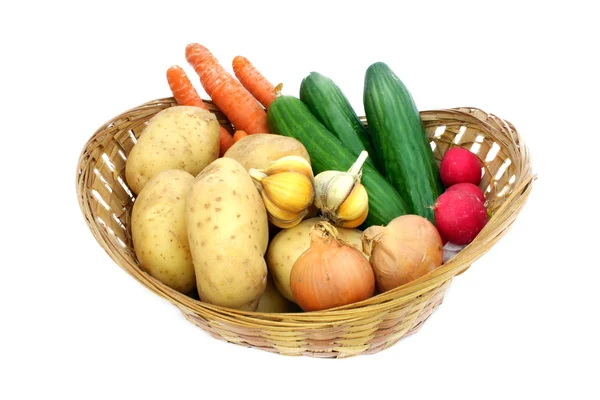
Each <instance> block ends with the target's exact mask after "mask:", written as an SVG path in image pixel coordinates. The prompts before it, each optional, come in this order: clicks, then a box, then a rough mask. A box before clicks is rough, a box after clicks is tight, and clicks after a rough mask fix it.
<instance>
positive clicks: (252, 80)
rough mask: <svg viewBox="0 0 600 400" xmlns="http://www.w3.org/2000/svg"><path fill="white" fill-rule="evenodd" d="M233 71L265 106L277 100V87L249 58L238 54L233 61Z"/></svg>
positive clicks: (267, 106)
mask: <svg viewBox="0 0 600 400" xmlns="http://www.w3.org/2000/svg"><path fill="white" fill-rule="evenodd" d="M232 66H233V73H234V74H235V76H236V77H237V78H238V79H239V81H240V83H241V84H242V85H243V86H244V87H245V88H246V89H248V91H249V92H250V93H252V95H253V96H254V97H255V98H256V99H257V100H258V101H259V102H260V104H262V105H263V106H265V108H269V105H271V102H272V101H273V100H275V87H273V85H272V84H271V82H269V81H268V80H267V78H265V77H264V76H263V75H262V74H261V73H260V72H259V71H258V70H257V69H256V67H254V65H252V63H251V62H250V61H248V59H246V58H245V57H242V56H236V57H235V58H234V59H233V62H232Z"/></svg>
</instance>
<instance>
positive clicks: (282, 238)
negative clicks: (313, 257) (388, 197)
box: [267, 217, 366, 302]
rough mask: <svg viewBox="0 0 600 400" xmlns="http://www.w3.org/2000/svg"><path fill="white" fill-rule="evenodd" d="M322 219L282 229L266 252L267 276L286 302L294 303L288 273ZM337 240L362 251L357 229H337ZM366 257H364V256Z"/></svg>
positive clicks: (307, 220)
mask: <svg viewBox="0 0 600 400" xmlns="http://www.w3.org/2000/svg"><path fill="white" fill-rule="evenodd" d="M321 220H322V218H319V217H317V218H310V219H306V220H304V221H302V222H300V223H299V224H298V225H296V226H295V227H293V228H290V229H283V230H282V231H280V232H279V233H278V234H276V235H275V237H274V238H273V240H271V243H270V244H269V249H268V251H267V266H268V268H269V274H270V275H271V277H272V279H273V283H274V284H275V287H277V290H279V292H281V294H282V295H284V296H285V297H286V298H287V299H288V300H291V301H294V302H295V300H294V296H293V295H292V288H291V287H290V273H291V272H292V267H293V266H294V263H295V262H296V260H297V259H298V257H300V255H301V254H302V253H304V252H305V251H306V250H308V248H309V247H310V230H311V229H312V227H313V226H314V225H315V224H316V223H317V222H318V221H321ZM337 230H338V234H339V238H340V239H343V240H345V241H347V242H349V243H351V244H353V245H354V246H356V247H357V248H358V249H359V250H362V244H361V240H360V238H361V235H362V231H360V230H358V229H347V228H337ZM365 257H366V256H365Z"/></svg>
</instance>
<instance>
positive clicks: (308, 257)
mask: <svg viewBox="0 0 600 400" xmlns="http://www.w3.org/2000/svg"><path fill="white" fill-rule="evenodd" d="M310 241H311V242H310V248H309V249H308V250H306V251H305V252H304V253H302V255H301V256H300V257H298V259H297V260H296V262H295V263H294V266H293V267H292V272H291V274H290V285H291V289H292V294H293V295H294V299H295V300H296V303H298V305H299V306H300V307H301V308H302V309H303V310H304V311H318V310H325V309H328V308H332V307H338V306H343V305H346V304H350V303H355V302H357V301H361V300H366V299H368V298H369V297H371V296H373V292H374V291H375V276H374V274H373V269H372V268H371V265H370V264H369V261H368V260H367V258H366V257H365V256H364V255H363V254H362V253H361V252H360V251H359V250H357V249H356V248H354V247H352V245H350V244H349V243H346V242H344V241H343V240H341V239H339V238H338V236H337V230H336V229H335V228H334V227H333V226H332V225H331V224H330V223H328V222H326V221H321V222H317V223H316V224H315V226H314V227H313V228H312V230H311V233H310Z"/></svg>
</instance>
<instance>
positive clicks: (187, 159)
mask: <svg viewBox="0 0 600 400" xmlns="http://www.w3.org/2000/svg"><path fill="white" fill-rule="evenodd" d="M218 156H219V123H218V122H217V120H216V118H215V116H214V114H212V113H210V112H209V111H207V110H204V109H202V108H200V107H192V106H175V107H170V108H167V109H165V110H162V111H160V112H159V113H158V114H156V115H155V116H154V117H152V118H151V119H150V121H148V125H147V126H146V128H144V131H143V132H142V134H141V135H140V137H139V139H138V141H137V143H136V144H135V145H134V146H133V149H131V152H130V154H129V157H128V158H127V163H126V166H125V178H126V179H127V184H128V185H129V187H130V188H131V190H133V192H134V193H140V191H141V190H142V188H143V187H144V185H145V184H146V183H147V182H148V180H149V179H150V178H152V177H153V176H154V175H156V174H157V173H159V172H161V171H165V170H168V169H182V170H184V171H187V172H189V173H190V174H192V175H193V176H196V175H197V174H198V173H199V172H200V171H202V169H204V168H205V167H206V166H207V165H208V164H210V163H211V162H213V161H214V160H215V159H216V158H217V157H218Z"/></svg>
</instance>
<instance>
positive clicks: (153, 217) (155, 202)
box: [131, 170, 196, 294]
mask: <svg viewBox="0 0 600 400" xmlns="http://www.w3.org/2000/svg"><path fill="white" fill-rule="evenodd" d="M193 181H194V177H193V176H192V175H191V174H190V173H188V172H185V171H182V170H167V171H162V172H160V173H158V174H157V175H156V176H154V177H153V178H152V179H150V180H149V181H148V183H147V184H146V186H144V189H142V191H141V192H140V194H139V196H138V197H137V198H136V200H135V203H134V204H133V210H132V212H131V234H132V239H133V247H134V249H135V253H136V255H137V257H138V260H139V261H140V264H141V266H142V269H144V270H145V271H146V272H148V273H149V274H150V275H152V276H153V277H155V278H156V279H158V280H159V281H161V282H162V283H164V284H165V285H167V286H169V287H171V288H173V289H175V290H177V291H178V292H181V293H184V294H186V293H188V292H190V291H192V290H193V289H194V286H195V285H196V276H195V273H194V265H193V263H192V255H191V253H190V247H189V244H188V238H187V232H186V226H185V199H186V195H187V192H188V190H189V189H190V187H191V186H192V182H193Z"/></svg>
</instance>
